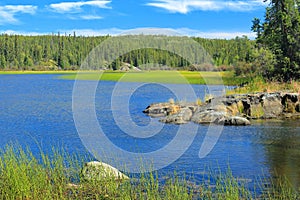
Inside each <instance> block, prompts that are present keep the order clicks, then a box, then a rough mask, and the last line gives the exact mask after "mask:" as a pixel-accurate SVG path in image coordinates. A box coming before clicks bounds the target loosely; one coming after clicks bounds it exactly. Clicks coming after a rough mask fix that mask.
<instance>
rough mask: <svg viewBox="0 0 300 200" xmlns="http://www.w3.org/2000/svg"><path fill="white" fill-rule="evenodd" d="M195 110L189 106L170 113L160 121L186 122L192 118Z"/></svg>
mask: <svg viewBox="0 0 300 200" xmlns="http://www.w3.org/2000/svg"><path fill="white" fill-rule="evenodd" d="M192 115H193V112H192V110H191V109H189V108H182V109H180V111H179V112H178V113H176V114H173V115H168V116H166V117H165V118H162V119H160V120H159V121H160V122H163V123H171V124H178V125H179V124H186V123H188V122H189V121H190V120H191V118H192Z"/></svg>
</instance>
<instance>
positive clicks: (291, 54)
mask: <svg viewBox="0 0 300 200" xmlns="http://www.w3.org/2000/svg"><path fill="white" fill-rule="evenodd" d="M299 8H300V1H295V0H272V1H270V5H269V7H267V9H266V14H265V21H264V23H263V24H262V25H259V24H258V23H259V20H258V19H254V20H253V26H252V30H254V31H255V32H257V34H258V38H257V39H258V40H257V41H258V42H259V43H260V44H261V45H264V46H266V47H267V48H269V49H270V50H271V51H272V52H273V54H275V56H276V60H277V64H276V66H275V68H274V72H273V73H274V75H275V76H276V77H277V78H280V79H283V80H284V81H289V80H291V79H299V78H300V16H299Z"/></svg>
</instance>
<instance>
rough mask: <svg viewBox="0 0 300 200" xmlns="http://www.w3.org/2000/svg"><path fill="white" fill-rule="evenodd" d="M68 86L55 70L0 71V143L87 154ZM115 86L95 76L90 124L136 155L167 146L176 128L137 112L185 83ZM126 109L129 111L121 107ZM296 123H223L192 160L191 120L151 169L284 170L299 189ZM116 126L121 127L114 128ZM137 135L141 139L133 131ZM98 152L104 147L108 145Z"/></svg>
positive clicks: (199, 133) (199, 130)
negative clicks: (171, 149)
mask: <svg viewBox="0 0 300 200" xmlns="http://www.w3.org/2000/svg"><path fill="white" fill-rule="evenodd" d="M85 83H89V81H86V82H85ZM91 83H92V82H91ZM92 84H94V83H92ZM73 86H74V81H71V80H62V79H59V75H1V76H0V136H1V140H0V147H2V148H3V147H4V146H5V145H7V144H11V143H18V144H20V145H22V146H28V147H30V149H31V150H32V151H33V153H34V154H38V153H39V152H40V149H42V151H44V152H45V153H47V152H51V149H52V147H53V146H54V147H63V148H64V149H65V150H66V151H67V152H69V153H76V154H80V155H85V154H88V151H87V149H86V146H85V145H83V143H82V140H81V139H82V138H80V136H82V135H80V134H78V132H77V127H76V126H75V123H74V118H73V110H72V95H73ZM121 86H122V87H120V88H123V89H122V91H119V92H116V91H115V90H114V88H116V82H110V81H103V82H101V83H100V84H99V85H98V87H97V90H96V92H95V94H96V95H95V110H96V117H97V120H98V123H99V124H98V125H100V126H101V128H102V131H103V132H104V133H105V135H106V137H107V138H108V139H109V141H110V142H111V143H112V144H113V145H115V146H117V147H119V148H120V149H123V150H125V151H126V152H136V153H142V154H143V153H144V154H147V153H149V152H154V151H156V150H158V149H161V148H163V147H164V146H167V145H169V144H170V143H171V141H172V140H174V138H176V134H177V133H178V131H179V126H177V125H164V124H161V123H160V122H158V119H152V121H151V120H150V118H149V117H148V116H146V115H144V114H143V113H142V111H143V110H144V109H145V108H146V107H147V106H148V105H149V104H151V103H154V102H165V101H168V100H169V99H170V98H173V99H175V100H177V99H176V96H175V94H174V93H172V91H171V90H170V89H169V88H179V90H181V91H183V96H184V95H185V94H184V92H185V89H184V87H185V86H183V85H174V84H173V85H165V86H162V85H160V84H144V85H139V84H137V83H122V84H121ZM134 87H137V88H136V90H134V91H133V92H132V91H131V90H130V89H128V92H129V93H130V98H129V99H127V100H128V102H122V99H125V100H126V98H125V97H124V95H125V94H126V93H127V91H126V90H124V88H134ZM181 87H182V89H181ZM120 88H119V89H120ZM192 88H193V90H194V91H195V94H196V95H197V97H199V98H202V99H203V98H204V96H205V94H207V87H205V86H203V85H192ZM113 94H114V95H113ZM82 95H83V96H84V93H83V94H82ZM112 96H114V98H115V99H114V101H112V98H111V97H112ZM125 96H126V95H125ZM179 100H185V101H190V100H193V101H195V99H191V97H190V96H189V95H188V94H186V98H185V99H179ZM112 102H113V103H112ZM86 106H88V105H86ZM84 107H85V105H82V108H84ZM112 108H113V109H112ZM127 108H128V110H129V114H130V116H127V115H126V112H123V111H124V110H126V109H127ZM112 110H113V112H112ZM150 122H151V124H150V125H149V123H150ZM299 122H300V121H299V120H289V121H280V120H272V121H253V122H252V125H251V126H246V127H233V126H226V127H223V130H222V133H221V135H220V138H219V139H218V141H217V143H216V145H215V146H214V148H213V149H212V151H211V152H210V153H209V154H208V155H207V156H206V157H204V158H199V149H200V147H201V145H202V143H203V140H204V137H205V136H206V133H207V131H208V129H209V126H205V125H196V124H192V123H191V124H187V125H183V126H182V127H183V128H182V130H183V133H184V134H183V136H182V138H186V140H188V139H191V137H192V139H191V144H190V145H188V146H187V147H184V148H182V149H180V148H178V151H179V150H180V151H181V150H182V155H181V156H180V157H179V158H178V159H175V161H174V162H171V163H170V164H168V165H166V166H165V167H164V168H162V169H160V170H159V171H160V172H161V173H162V174H164V173H169V172H171V173H173V171H174V170H176V171H178V172H179V173H180V172H181V173H187V174H193V176H195V177H196V179H199V180H200V179H201V178H203V176H205V174H207V170H208V168H209V169H210V170H212V171H218V170H221V171H226V170H227V169H228V167H229V166H230V169H231V171H232V173H233V175H234V176H235V177H238V178H240V179H245V180H247V181H248V182H249V183H250V185H253V183H254V182H255V181H256V180H257V179H258V178H259V177H269V176H272V177H273V176H278V175H281V176H286V177H287V178H288V180H289V181H290V182H291V183H292V184H293V185H294V186H295V187H299V186H300V126H299ZM132 123H134V124H135V125H136V126H138V127H140V128H139V129H137V130H138V131H136V130H135V129H134V128H132V127H130V126H132ZM152 123H153V124H152ZM120 124H121V125H122V126H125V127H120V126H119V125H120ZM127 125H128V127H126V126H127ZM143 127H145V128H146V129H145V132H147V131H148V132H149V133H147V134H148V135H147V134H146V135H144V132H143V131H141V130H143ZM158 128H161V129H159V130H160V131H158V132H157V134H155V133H156V132H155V133H152V132H151V131H152V130H153V131H155V130H158ZM124 129H125V130H126V131H127V132H126V131H124ZM130 130H132V131H131V132H130ZM194 130H196V132H195V134H194V135H193V134H191V132H192V131H194ZM128 131H129V132H130V133H129V135H128ZM139 131H140V132H139ZM91 132H92V131H91ZM130 134H133V135H130ZM139 134H140V135H141V136H143V137H138V136H139ZM92 136H93V134H91V135H90V136H89V137H90V138H92V139H91V140H90V141H92V140H93V137H92ZM182 138H181V142H182V144H185V143H184V140H185V139H182ZM178 144H181V143H180V142H179V143H178ZM106 151H108V152H109V149H106ZM106 153H107V152H106ZM175 153H176V152H175ZM107 155H108V154H107ZM156 156H157V155H156ZM170 156H172V155H165V154H164V155H158V156H157V157H154V159H159V161H161V162H164V161H166V163H168V162H169V160H170ZM108 157H109V155H108Z"/></svg>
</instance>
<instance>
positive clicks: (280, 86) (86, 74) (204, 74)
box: [0, 70, 300, 95]
mask: <svg viewBox="0 0 300 200" xmlns="http://www.w3.org/2000/svg"><path fill="white" fill-rule="evenodd" d="M22 74H57V75H59V76H58V78H60V79H65V80H75V79H78V80H99V77H100V74H101V80H104V81H124V82H150V83H151V82H153V83H178V84H187V83H189V84H212V85H218V84H224V85H227V86H237V87H236V88H235V89H232V90H227V91H226V94H227V95H232V94H246V93H258V92H268V93H271V92H279V91H282V92H283V91H286V92H295V93H299V94H300V82H299V81H294V80H291V81H290V82H278V81H267V80H265V79H263V78H262V77H245V76H235V74H234V72H233V71H223V72H210V71H175V70H168V71H162V70H154V71H137V72H136V71H130V72H124V71H112V70H107V71H72V70H67V71H63V70H60V71H0V75H22Z"/></svg>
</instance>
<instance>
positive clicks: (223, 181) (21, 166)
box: [0, 144, 299, 200]
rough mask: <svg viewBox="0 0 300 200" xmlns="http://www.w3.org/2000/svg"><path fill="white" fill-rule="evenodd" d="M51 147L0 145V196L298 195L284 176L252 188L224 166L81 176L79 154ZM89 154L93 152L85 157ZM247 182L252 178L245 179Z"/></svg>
mask: <svg viewBox="0 0 300 200" xmlns="http://www.w3.org/2000/svg"><path fill="white" fill-rule="evenodd" d="M86 159H87V158H86V157H85V158H83V157H80V156H77V155H69V154H67V153H65V151H64V150H57V149H55V148H53V152H52V155H48V154H47V155H46V154H44V153H43V152H41V154H40V155H39V157H35V156H34V155H33V153H32V152H31V151H30V149H29V148H27V149H26V150H24V149H22V147H20V146H18V145H12V144H11V145H8V146H6V147H5V148H4V149H2V150H1V151H0V188H1V189H0V198H1V199H155V200H157V199H175V200H176V199H180V200H184V199H291V200H292V199H298V198H299V189H298V188H293V186H292V185H291V184H290V183H289V182H288V181H287V179H285V178H284V177H279V178H277V179H276V180H275V179H273V180H269V178H266V177H256V178H257V179H256V180H252V182H253V183H254V185H255V186H254V188H252V191H251V190H250V189H249V187H248V184H249V181H247V179H243V178H238V177H234V175H233V174H232V172H231V170H230V166H228V169H227V171H225V172H221V171H220V170H219V171H218V170H217V171H212V170H209V169H208V171H207V176H208V177H206V178H205V177H204V176H203V181H201V183H196V182H194V181H193V178H188V177H187V176H185V175H178V174H177V173H176V172H174V174H171V175H168V176H164V178H163V180H161V178H160V175H159V174H158V172H151V173H141V174H140V175H138V176H137V175H131V176H130V179H129V180H123V181H116V179H115V178H109V177H105V178H104V177H103V179H90V180H85V179H84V178H83V177H82V175H81V173H82V170H81V169H82V167H83V166H82V165H83V163H84V160H86ZM89 159H92V158H89ZM250 182H251V181H250Z"/></svg>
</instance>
